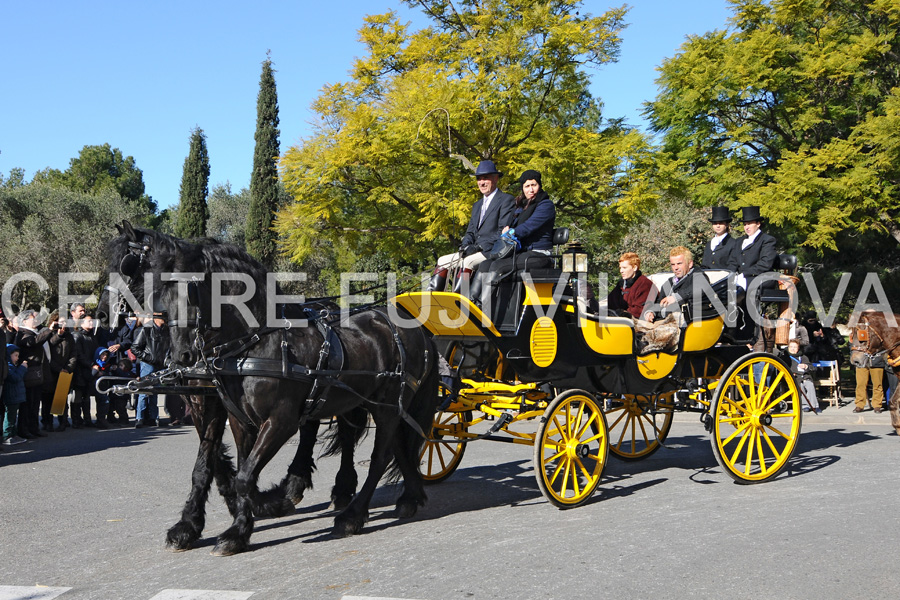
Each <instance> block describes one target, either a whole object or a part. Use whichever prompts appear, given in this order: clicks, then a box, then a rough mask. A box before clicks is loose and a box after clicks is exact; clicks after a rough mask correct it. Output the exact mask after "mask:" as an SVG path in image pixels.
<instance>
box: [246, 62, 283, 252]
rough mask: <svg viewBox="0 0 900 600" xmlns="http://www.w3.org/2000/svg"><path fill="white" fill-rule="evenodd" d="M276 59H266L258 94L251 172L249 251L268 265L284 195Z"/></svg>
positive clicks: (247, 240)
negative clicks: (274, 61)
mask: <svg viewBox="0 0 900 600" xmlns="http://www.w3.org/2000/svg"><path fill="white" fill-rule="evenodd" d="M273 73H274V71H273V70H272V61H271V60H270V59H269V58H268V57H267V58H266V60H265V62H263V68H262V75H261V76H260V79H259V95H258V96H257V98H256V133H255V134H254V138H255V139H256V148H255V150H254V152H253V173H252V174H251V176H250V211H249V214H248V216H247V231H246V242H247V251H248V252H250V254H252V255H253V256H254V257H256V258H257V259H258V260H259V261H260V262H262V263H263V264H265V265H268V266H270V267H271V266H272V265H273V264H274V262H275V250H276V248H275V239H276V234H275V232H274V231H273V229H272V222H273V221H274V219H275V211H276V210H278V206H279V198H280V197H281V192H280V184H279V181H278V169H277V165H276V161H277V160H278V155H279V153H280V148H279V142H278V134H279V132H278V94H277V92H276V90H275V76H274V74H273Z"/></svg>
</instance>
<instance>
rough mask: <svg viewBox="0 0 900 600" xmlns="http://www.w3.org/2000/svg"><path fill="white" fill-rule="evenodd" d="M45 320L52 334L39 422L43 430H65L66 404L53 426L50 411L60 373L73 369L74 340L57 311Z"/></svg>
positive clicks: (66, 424)
mask: <svg viewBox="0 0 900 600" xmlns="http://www.w3.org/2000/svg"><path fill="white" fill-rule="evenodd" d="M47 322H48V323H49V324H50V330H51V331H52V332H53V335H52V336H51V337H50V343H49V350H50V357H49V359H48V361H47V369H45V370H44V383H43V386H42V387H41V424H42V426H43V430H44V431H65V430H66V427H68V417H67V415H68V410H67V408H68V407H67V406H66V408H64V410H63V414H61V415H59V424H58V425H57V426H56V427H54V426H53V414H52V413H51V412H50V411H51V409H52V406H53V396H54V395H55V394H56V385H57V383H58V382H59V376H60V374H61V373H63V372H65V373H74V371H75V340H74V339H73V338H72V332H71V331H69V327H68V324H67V323H66V320H65V319H60V318H59V312H58V311H53V312H52V313H50V317H49V318H48V319H47Z"/></svg>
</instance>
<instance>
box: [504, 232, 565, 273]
mask: <svg viewBox="0 0 900 600" xmlns="http://www.w3.org/2000/svg"><path fill="white" fill-rule="evenodd" d="M568 243H569V228H568V227H557V228H556V229H554V230H553V247H554V249H555V250H554V251H553V252H552V253H551V254H550V258H551V259H552V260H553V266H552V267H549V268H542V269H534V268H531V267H529V266H528V262H527V261H526V263H525V268H524V269H522V270H521V271H519V272H518V273H517V274H516V280H517V281H525V278H524V277H523V276H524V274H525V273H528V275H529V277H531V280H532V281H533V282H534V283H556V282H557V281H559V278H560V276H561V275H562V274H563V272H562V270H561V269H560V268H559V267H560V266H561V265H560V264H559V261H560V256H561V255H560V252H559V247H560V246H563V245H565V244H568Z"/></svg>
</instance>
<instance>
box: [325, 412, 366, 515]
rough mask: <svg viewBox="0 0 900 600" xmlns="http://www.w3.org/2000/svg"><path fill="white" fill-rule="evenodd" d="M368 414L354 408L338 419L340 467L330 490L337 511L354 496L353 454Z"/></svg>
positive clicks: (345, 505) (357, 482)
mask: <svg viewBox="0 0 900 600" xmlns="http://www.w3.org/2000/svg"><path fill="white" fill-rule="evenodd" d="M368 419H369V413H368V411H366V410H365V409H364V408H362V407H360V408H356V409H354V410H352V411H350V412H349V413H347V414H345V415H341V416H340V417H338V442H339V443H340V448H341V467H340V469H338V472H337V475H336V476H335V478H334V487H333V488H331V502H332V504H333V505H334V509H335V510H337V511H341V510H344V509H345V508H347V507H348V506H349V505H350V502H351V501H352V500H353V495H354V494H356V486H357V485H358V484H359V480H358V478H357V475H356V463H355V462H354V453H355V452H356V445H357V444H358V443H359V440H360V438H362V435H363V433H365V431H366V422H367V421H368Z"/></svg>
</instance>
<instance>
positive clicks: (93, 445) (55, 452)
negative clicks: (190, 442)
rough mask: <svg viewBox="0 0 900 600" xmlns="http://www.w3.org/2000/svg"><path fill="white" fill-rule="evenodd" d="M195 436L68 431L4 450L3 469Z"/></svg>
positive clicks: (189, 430) (179, 431) (170, 431)
mask: <svg viewBox="0 0 900 600" xmlns="http://www.w3.org/2000/svg"><path fill="white" fill-rule="evenodd" d="M179 435H195V436H196V431H195V430H194V428H193V427H171V428H170V427H147V428H143V429H134V427H133V426H132V427H111V428H110V429H103V430H100V429H94V428H90V429H88V428H85V429H72V428H70V429H67V430H66V431H63V432H53V433H48V434H47V437H43V438H38V439H36V440H29V441H28V442H26V443H24V444H18V445H16V446H4V447H3V464H4V465H26V464H31V463H37V462H41V461H45V460H52V459H54V458H69V457H73V456H81V455H83V454H92V453H94V452H100V451H102V450H107V449H109V448H129V447H132V446H140V445H142V444H146V443H148V442H150V441H152V440H155V439H158V438H166V437H172V436H179Z"/></svg>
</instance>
